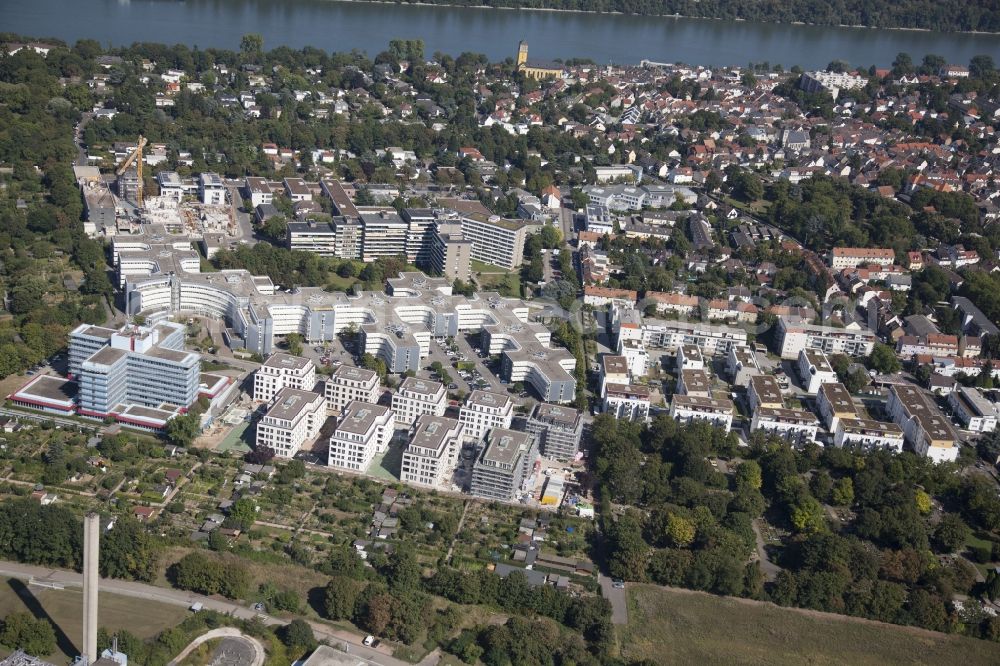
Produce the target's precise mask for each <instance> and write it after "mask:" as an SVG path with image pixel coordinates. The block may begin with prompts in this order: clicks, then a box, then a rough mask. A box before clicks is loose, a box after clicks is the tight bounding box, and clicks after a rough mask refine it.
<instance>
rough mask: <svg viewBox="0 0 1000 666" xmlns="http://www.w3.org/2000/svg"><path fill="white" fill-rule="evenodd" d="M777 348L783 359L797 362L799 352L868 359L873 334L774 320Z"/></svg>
mask: <svg viewBox="0 0 1000 666" xmlns="http://www.w3.org/2000/svg"><path fill="white" fill-rule="evenodd" d="M778 347H779V349H780V350H781V358H784V359H797V358H798V356H799V352H800V351H802V350H803V349H810V350H815V351H821V352H824V353H826V354H847V355H848V356H868V355H869V354H871V353H872V349H874V347H875V334H874V333H872V332H871V331H866V330H861V329H848V328H834V327H832V326H816V325H814V324H798V323H792V322H790V321H788V320H787V319H785V318H784V317H778Z"/></svg>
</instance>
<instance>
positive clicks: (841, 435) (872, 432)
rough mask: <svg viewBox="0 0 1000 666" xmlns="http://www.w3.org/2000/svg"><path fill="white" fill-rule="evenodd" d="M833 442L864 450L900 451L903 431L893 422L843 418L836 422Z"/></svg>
mask: <svg viewBox="0 0 1000 666" xmlns="http://www.w3.org/2000/svg"><path fill="white" fill-rule="evenodd" d="M833 444H834V446H836V447H837V448H844V447H847V448H858V449H862V450H865V451H871V450H873V449H888V450H890V451H895V452H896V453H900V452H902V450H903V431H902V429H901V428H900V427H899V426H898V425H896V424H895V423H882V422H880V421H871V420H869V419H847V418H845V419H840V420H839V421H838V422H837V426H836V429H835V430H834V436H833Z"/></svg>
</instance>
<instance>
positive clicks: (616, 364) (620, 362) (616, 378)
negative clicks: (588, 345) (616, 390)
mask: <svg viewBox="0 0 1000 666" xmlns="http://www.w3.org/2000/svg"><path fill="white" fill-rule="evenodd" d="M628 383H629V372H628V363H627V362H626V360H625V357H624V356H612V355H611V354H605V355H604V356H602V357H601V397H602V398H603V397H604V396H605V395H606V394H607V386H608V384H628Z"/></svg>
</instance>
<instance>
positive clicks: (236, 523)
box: [226, 497, 257, 532]
mask: <svg viewBox="0 0 1000 666" xmlns="http://www.w3.org/2000/svg"><path fill="white" fill-rule="evenodd" d="M256 520H257V504H256V502H254V501H253V500H252V499H250V498H249V497H241V498H240V499H238V500H236V502H234V503H233V506H232V507H231V508H230V509H229V515H228V516H226V524H227V525H229V526H230V527H235V528H237V529H240V530H243V531H244V532H245V531H246V530H248V529H250V528H251V527H253V524H254V522H255V521H256Z"/></svg>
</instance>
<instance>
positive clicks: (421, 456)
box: [400, 414, 464, 488]
mask: <svg viewBox="0 0 1000 666" xmlns="http://www.w3.org/2000/svg"><path fill="white" fill-rule="evenodd" d="M463 429H464V428H463V425H462V424H461V423H459V422H458V421H456V420H455V419H446V418H443V417H440V416H430V415H428V414H424V415H422V416H420V417H419V418H418V419H417V421H416V423H414V425H413V431H412V433H411V435H410V443H409V444H407V446H406V450H405V451H403V462H402V467H401V471H400V480H401V481H403V482H404V483H413V484H416V485H420V486H430V487H435V488H436V487H441V486H444V485H446V484H447V481H448V475H449V474H450V473H451V471H452V470H454V468H455V464H456V462H457V461H458V452H459V450H460V449H461V448H462V437H463V435H462V431H463Z"/></svg>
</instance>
